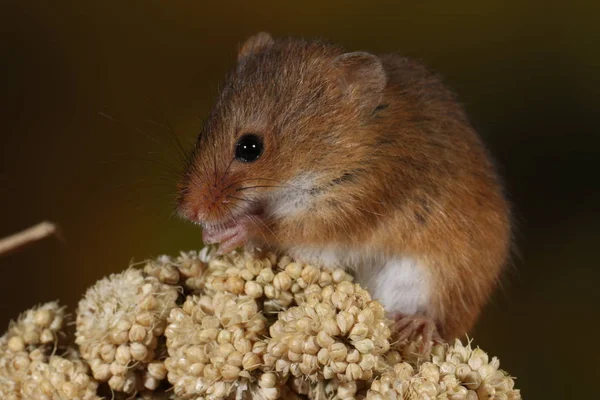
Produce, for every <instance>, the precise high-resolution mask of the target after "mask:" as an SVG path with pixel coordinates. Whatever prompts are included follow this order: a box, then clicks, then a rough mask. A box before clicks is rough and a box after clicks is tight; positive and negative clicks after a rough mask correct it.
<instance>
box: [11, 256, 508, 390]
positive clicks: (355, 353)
mask: <svg viewBox="0 0 600 400" xmlns="http://www.w3.org/2000/svg"><path fill="white" fill-rule="evenodd" d="M384 314H385V313H384V309H383V306H382V305H381V304H380V303H379V302H377V301H376V300H373V299H371V297H370V295H369V293H368V292H367V291H366V290H364V289H363V288H361V287H360V286H359V285H358V284H355V283H353V281H352V277H351V276H350V275H349V274H348V273H346V272H344V271H343V270H342V269H336V270H332V271H329V270H324V269H320V268H317V267H315V266H312V265H308V264H302V263H299V262H296V261H294V260H292V259H291V258H290V257H288V256H277V255H275V254H273V253H269V252H260V251H252V252H250V251H243V252H232V253H230V254H226V255H224V256H217V255H216V253H215V252H214V248H212V247H206V248H204V249H202V250H201V251H199V252H193V251H192V252H186V253H184V252H182V253H181V254H180V255H179V256H177V257H168V256H161V257H159V258H157V259H156V260H152V261H148V262H146V263H145V264H144V266H143V267H142V268H141V269H132V268H130V269H128V270H126V271H124V272H122V273H120V274H116V275H111V276H110V277H108V278H105V279H103V280H101V281H99V282H98V283H96V284H95V285H94V286H93V287H92V288H90V289H89V290H88V291H87V293H86V295H85V296H84V298H83V299H82V300H81V302H80V304H79V309H78V314H77V331H76V343H77V344H78V345H79V349H78V350H79V351H80V353H81V355H79V354H78V353H77V349H69V348H68V347H64V346H62V345H60V344H59V342H58V341H57V339H58V338H59V337H61V336H64V334H63V332H62V327H63V321H64V319H65V314H64V310H63V309H62V308H60V307H59V306H58V305H57V304H56V303H48V304H46V305H43V306H41V307H38V308H36V309H33V310H30V311H28V312H26V313H24V314H23V316H22V317H20V318H19V320H18V321H17V322H16V323H12V324H11V326H10V328H9V330H8V332H7V333H6V334H5V335H4V337H2V338H1V339H0V398H2V399H9V400H19V399H25V398H36V399H38V398H39V399H49V400H50V399H51V400H54V399H56V400H58V399H77V400H96V399H99V397H98V395H97V394H96V389H97V387H98V382H97V381H101V382H107V384H104V385H103V386H104V389H106V386H107V385H108V387H109V388H110V390H109V392H108V395H109V396H111V397H113V398H114V399H126V398H127V399H138V400H167V399H170V400H182V399H194V400H219V399H227V400H250V399H258V400H278V399H290V400H301V399H303V400H306V399H308V400H325V399H327V400H342V399H357V400H358V399H363V400H364V399H369V400H392V399H393V400H400V399H402V400H409V399H424V400H425V399H447V400H461V399H464V400H475V399H498V400H503V399H506V400H509V399H510V400H516V399H520V393H519V391H518V390H516V389H514V381H513V380H512V378H510V377H509V376H508V375H506V374H505V373H504V372H503V371H501V370H499V369H498V368H499V362H498V360H497V359H496V358H492V359H491V360H490V359H489V357H488V356H487V354H486V353H484V352H483V351H482V350H480V349H478V348H477V349H472V348H471V346H470V344H468V345H467V346H463V345H462V344H461V343H460V342H459V341H457V342H456V343H455V344H454V345H452V346H448V345H446V344H438V345H436V346H434V347H433V351H432V353H431V355H430V356H429V357H427V356H425V357H424V356H423V355H422V354H419V352H418V349H419V348H420V346H421V345H422V343H420V342H402V343H393V348H391V347H392V346H391V344H392V342H394V339H393V337H392V336H391V333H392V332H390V327H391V322H390V321H389V320H387V319H386V318H385V315H384ZM86 362H87V363H89V365H90V366H91V371H90V368H89V367H88V365H87V364H86ZM110 391H112V392H113V393H110ZM104 393H107V392H106V391H105V392H104Z"/></svg>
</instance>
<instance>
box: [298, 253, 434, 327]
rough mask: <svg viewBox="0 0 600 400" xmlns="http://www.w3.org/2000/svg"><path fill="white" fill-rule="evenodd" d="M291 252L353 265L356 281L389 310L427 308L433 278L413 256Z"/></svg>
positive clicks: (322, 261) (319, 262)
mask: <svg viewBox="0 0 600 400" xmlns="http://www.w3.org/2000/svg"><path fill="white" fill-rule="evenodd" d="M290 254H291V255H292V256H294V258H296V259H298V260H300V261H304V262H308V263H313V264H316V265H322V266H325V267H328V268H335V267H340V266H350V269H352V270H353V271H354V273H355V276H356V281H357V282H358V283H359V284H360V285H361V286H362V287H364V288H365V289H367V290H368V291H369V293H371V296H372V297H373V299H376V300H379V301H380V302H381V303H382V304H383V305H384V307H385V309H386V311H387V312H388V313H390V314H395V313H402V314H407V315H412V314H416V313H420V312H424V311H425V310H426V308H427V304H428V302H429V296H430V286H431V282H430V279H429V277H428V275H427V271H426V269H425V267H424V266H423V265H420V264H419V263H418V262H417V261H416V260H414V259H413V258H410V257H395V258H393V259H388V260H379V261H374V260H369V259H367V260H365V258H364V256H363V255H362V254H361V253H353V252H348V251H343V250H338V249H314V248H313V249H311V248H294V249H291V251H290ZM352 266H354V268H352Z"/></svg>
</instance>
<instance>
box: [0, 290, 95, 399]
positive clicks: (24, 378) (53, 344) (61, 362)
mask: <svg viewBox="0 0 600 400" xmlns="http://www.w3.org/2000/svg"><path fill="white" fill-rule="evenodd" d="M65 317H66V315H65V311H64V307H60V306H59V305H58V303H57V302H51V303H46V304H43V305H41V306H40V307H36V308H32V309H30V310H28V311H26V312H24V313H23V314H22V315H21V316H20V317H19V318H18V319H17V321H16V322H11V324H10V327H9V329H8V331H7V332H6V334H5V335H4V336H3V337H2V338H0V398H2V399H6V400H18V399H52V400H54V399H56V400H59V399H81V400H94V399H99V397H98V396H97V395H96V388H97V386H98V384H97V382H96V381H95V380H94V379H93V378H92V377H91V376H90V375H89V369H88V366H87V364H85V363H84V362H82V361H81V360H80V359H79V357H78V355H77V353H76V351H75V350H73V349H69V348H68V347H63V346H62V345H61V343H60V342H59V338H60V337H61V336H64V333H63V328H64V321H65ZM54 353H57V354H63V353H64V354H63V355H62V356H59V355H54Z"/></svg>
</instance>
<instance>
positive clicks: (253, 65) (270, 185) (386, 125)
mask: <svg viewBox="0 0 600 400" xmlns="http://www.w3.org/2000/svg"><path fill="white" fill-rule="evenodd" d="M180 187H181V191H180V199H179V211H180V213H181V214H182V215H183V216H184V217H185V218H187V219H189V220H191V221H194V222H197V223H200V224H201V225H202V227H203V230H204V232H203V238H204V242H205V243H220V247H219V251H221V252H228V251H231V250H233V249H234V248H236V247H238V246H240V245H242V244H252V245H259V246H269V247H271V248H274V249H276V250H280V251H282V252H286V253H288V254H291V255H293V256H295V257H296V258H297V259H299V260H301V261H305V262H312V263H315V264H319V265H323V266H326V267H333V266H344V267H347V268H349V269H351V270H354V273H355V274H356V277H357V281H358V282H359V283H361V284H362V285H363V286H364V287H366V288H367V289H369V290H370V292H371V294H372V295H373V297H374V298H377V299H379V300H380V301H381V302H382V303H383V304H384V306H385V307H386V309H387V311H388V312H389V313H391V314H392V315H393V316H395V317H396V319H397V320H398V322H397V326H398V329H399V330H400V332H401V336H402V337H407V336H409V335H412V334H417V333H420V334H423V335H424V336H425V337H426V338H431V337H433V336H434V335H436V331H437V332H439V335H440V336H441V337H443V338H445V339H447V340H449V339H452V338H454V337H457V336H459V335H463V334H465V333H466V332H467V331H468V330H469V329H470V328H471V327H472V325H473V323H474V322H475V320H476V318H477V316H478V314H479V313H480V311H481V309H482V307H483V306H484V304H485V303H486V301H487V300H488V299H489V297H490V294H491V293H492V290H493V288H494V287H495V285H496V283H497V281H498V278H499V275H500V273H501V271H502V269H503V266H504V265H505V264H506V261H507V256H508V253H509V248H510V242H511V240H510V238H511V232H510V218H509V209H508V205H507V202H506V200H505V198H504V196H503V193H502V188H501V185H500V183H499V179H498V176H497V174H496V172H495V170H494V166H493V164H492V162H491V161H490V158H489V156H488V154H487V151H486V149H485V147H484V145H483V144H482V142H481V140H480V138H479V137H478V135H477V133H476V132H475V131H474V129H473V127H472V126H471V124H470V123H469V121H468V119H467V117H466V116H465V113H464V111H463V109H462V107H461V106H460V104H459V103H458V102H457V100H456V99H455V97H454V95H453V94H452V93H451V92H450V91H449V90H448V89H447V88H446V87H445V86H444V85H443V84H442V82H441V81H440V79H439V78H438V77H437V76H436V75H435V74H432V73H431V72H429V71H428V70H427V69H426V68H425V67H423V66H422V65H421V64H420V63H418V62H416V61H413V60H411V59H409V58H406V57H402V56H400V55H397V54H384V55H379V56H378V55H373V54H369V53H364V52H346V51H345V50H344V49H343V48H341V47H339V46H336V45H333V44H328V43H324V42H320V41H305V40H298V39H277V40H274V39H273V38H272V37H271V36H270V35H269V34H266V33H260V34H258V35H256V36H254V37H251V38H250V39H248V40H247V41H246V43H245V44H244V45H243V46H242V47H241V49H240V51H239V56H238V63H237V66H236V67H235V68H234V69H233V70H232V71H231V73H230V74H229V75H228V77H227V79H226V81H225V83H224V86H223V87H222V90H221V92H220V94H219V97H218V99H217V101H216V104H215V106H214V108H213V109H212V112H211V113H210V115H209V117H208V119H207V121H206V123H205V125H204V127H203V129H202V132H201V133H200V135H199V137H198V140H197V143H196V146H195V149H194V151H193V154H192V155H191V157H190V160H189V165H188V167H187V171H186V173H185V175H184V177H183V180H182V182H181V186H180Z"/></svg>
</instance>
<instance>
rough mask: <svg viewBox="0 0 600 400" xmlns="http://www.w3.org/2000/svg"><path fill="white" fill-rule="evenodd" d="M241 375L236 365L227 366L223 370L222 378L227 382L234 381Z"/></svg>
mask: <svg viewBox="0 0 600 400" xmlns="http://www.w3.org/2000/svg"><path fill="white" fill-rule="evenodd" d="M239 375H240V369H239V368H238V367H236V366H235V365H229V364H225V365H223V368H221V376H222V377H223V379H224V380H226V381H233V380H235V379H237V378H238V376H239Z"/></svg>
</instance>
